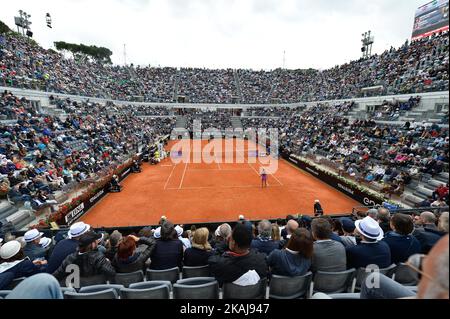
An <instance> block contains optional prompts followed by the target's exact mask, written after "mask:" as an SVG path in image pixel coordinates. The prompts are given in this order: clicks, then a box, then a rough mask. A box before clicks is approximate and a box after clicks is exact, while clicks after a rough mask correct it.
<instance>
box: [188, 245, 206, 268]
mask: <svg viewBox="0 0 450 319" xmlns="http://www.w3.org/2000/svg"><path fill="white" fill-rule="evenodd" d="M211 255H212V251H207V250H202V249H199V248H195V247H192V248H188V249H186V250H185V251H184V258H183V265H184V266H188V267H197V266H205V265H207V264H208V258H209V257H210V256H211Z"/></svg>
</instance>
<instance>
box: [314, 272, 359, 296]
mask: <svg viewBox="0 0 450 319" xmlns="http://www.w3.org/2000/svg"><path fill="white" fill-rule="evenodd" d="M354 277H355V269H354V268H352V269H349V270H346V271H339V272H325V271H318V272H316V273H315V274H314V278H313V282H312V283H311V289H310V296H312V294H313V292H323V293H326V294H334V293H341V292H348V291H349V290H351V291H350V292H353V289H350V287H351V286H352V282H353V278H354Z"/></svg>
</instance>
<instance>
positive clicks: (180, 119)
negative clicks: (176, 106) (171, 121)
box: [175, 116, 187, 129]
mask: <svg viewBox="0 0 450 319" xmlns="http://www.w3.org/2000/svg"><path fill="white" fill-rule="evenodd" d="M186 127H187V119H186V117H184V116H177V120H176V122H175V128H176V129H177V128H186Z"/></svg>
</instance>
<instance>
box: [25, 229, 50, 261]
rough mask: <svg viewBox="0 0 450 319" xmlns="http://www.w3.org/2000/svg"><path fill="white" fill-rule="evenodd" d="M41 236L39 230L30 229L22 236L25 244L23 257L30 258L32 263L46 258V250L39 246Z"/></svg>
mask: <svg viewBox="0 0 450 319" xmlns="http://www.w3.org/2000/svg"><path fill="white" fill-rule="evenodd" d="M43 235H44V233H42V232H40V231H39V230H37V229H31V230H29V231H27V232H26V233H25V235H24V236H23V237H24V240H25V242H26V245H25V247H24V249H23V252H24V254H25V256H27V257H28V258H30V259H31V260H32V261H33V260H35V259H42V258H44V259H46V258H47V250H46V249H44V248H42V246H41V245H40V240H41V238H42V236H43Z"/></svg>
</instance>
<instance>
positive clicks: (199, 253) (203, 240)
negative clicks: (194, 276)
mask: <svg viewBox="0 0 450 319" xmlns="http://www.w3.org/2000/svg"><path fill="white" fill-rule="evenodd" d="M208 237H209V230H208V229H207V228H205V227H202V228H199V229H196V230H195V232H194V235H193V237H192V247H191V248H187V249H186V250H185V251H184V258H183V263H184V265H185V266H189V267H196V266H205V265H207V264H208V258H209V257H210V256H211V255H212V248H211V245H210V244H209V242H208Z"/></svg>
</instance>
